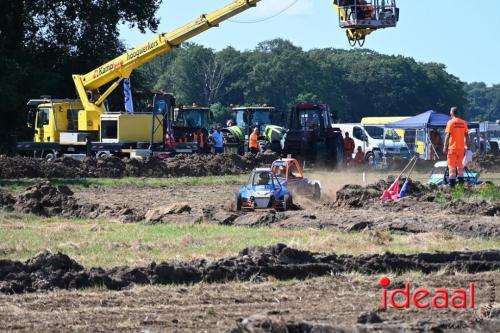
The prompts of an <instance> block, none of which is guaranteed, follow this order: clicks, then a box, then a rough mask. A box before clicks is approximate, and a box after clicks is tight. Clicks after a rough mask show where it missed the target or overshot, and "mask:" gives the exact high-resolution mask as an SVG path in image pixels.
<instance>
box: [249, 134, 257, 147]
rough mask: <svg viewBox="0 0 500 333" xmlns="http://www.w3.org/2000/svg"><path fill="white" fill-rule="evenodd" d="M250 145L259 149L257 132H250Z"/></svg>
mask: <svg viewBox="0 0 500 333" xmlns="http://www.w3.org/2000/svg"><path fill="white" fill-rule="evenodd" d="M249 141H250V142H249V146H250V148H256V149H259V136H258V135H257V133H255V132H254V133H252V134H250V139H249Z"/></svg>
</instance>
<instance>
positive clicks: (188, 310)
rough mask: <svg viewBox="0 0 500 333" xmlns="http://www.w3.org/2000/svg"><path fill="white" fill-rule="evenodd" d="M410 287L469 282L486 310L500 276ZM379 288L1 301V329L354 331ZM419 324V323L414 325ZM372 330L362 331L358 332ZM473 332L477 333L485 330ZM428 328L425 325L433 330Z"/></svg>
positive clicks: (279, 285)
mask: <svg viewBox="0 0 500 333" xmlns="http://www.w3.org/2000/svg"><path fill="white" fill-rule="evenodd" d="M406 279H411V281H412V283H413V284H414V285H415V286H425V287H428V288H454V287H458V286H460V287H461V286H464V287H466V286H467V285H468V283H469V282H470V281H471V280H473V281H476V284H477V294H476V298H477V303H478V304H481V305H485V304H487V303H488V299H489V298H490V293H491V290H490V287H489V285H488V282H487V281H490V280H492V279H493V280H494V281H496V283H497V284H499V285H500V274H498V273H482V274H475V275H460V274H459V275H451V276H449V275H432V276H425V277H423V276H419V275H408V276H401V277H398V278H397V279H396V280H395V282H404V281H405V280H406ZM377 280H378V276H369V277H366V276H359V275H346V276H339V277H326V278H314V279H310V280H306V281H302V282H299V281H286V282H279V281H274V282H263V283H226V284H210V285H206V284H201V285H195V286H192V287H186V286H180V287H162V288H156V287H146V288H133V289H131V290H126V291H120V292H109V291H102V290H89V291H83V292H75V291H60V292H53V293H48V294H45V293H41V294H40V293H38V294H25V295H18V296H0V323H1V327H2V329H1V330H6V331H11V332H12V331H19V332H29V331H37V332H54V331H64V332H70V331H94V332H112V331H113V332H138V331H143V332H144V331H148V332H226V331H228V330H229V329H230V328H233V327H236V323H237V321H238V320H241V319H243V318H247V317H249V316H251V315H254V314H261V315H266V316H270V317H271V318H274V319H275V320H283V321H306V322H313V323H322V324H328V325H339V326H347V327H351V326H352V325H354V324H355V323H356V322H357V320H358V317H359V316H360V315H361V314H362V313H364V312H367V311H377V309H378V308H379V305H380V303H381V290H380V287H379V286H378V284H377ZM378 315H379V316H380V317H381V318H382V319H384V320H388V321H390V322H394V323H396V324H399V325H401V322H399V323H398V322H397V321H398V320H403V321H404V322H409V323H415V326H416V327H419V328H420V329H421V330H422V331H423V329H424V327H425V325H424V324H423V323H424V322H425V321H429V322H435V324H434V327H435V328H436V329H435V330H434V332H438V331H440V330H439V329H437V328H439V327H441V331H442V330H443V329H444V328H446V325H444V324H446V323H448V324H450V321H449V320H448V321H446V320H444V319H451V323H454V324H455V325H456V324H457V323H459V322H460V320H461V321H463V322H464V323H467V324H468V323H469V322H470V321H471V320H472V319H473V318H474V316H475V314H474V312H473V311H470V310H463V311H458V310H443V309H442V310H433V311H430V310H429V311H420V310H414V309H410V310H394V309H388V310H387V311H381V312H379V313H378ZM417 321H421V323H420V324H417V323H416V322H417ZM460 323H461V322H460ZM497 324H499V321H496V322H488V324H487V325H488V326H490V327H496V328H498V327H499V326H493V325H497ZM385 325H386V327H387V326H388V325H389V324H388V323H385ZM481 325H484V326H481ZM369 326H370V325H368V326H365V325H359V327H360V328H362V327H365V328H366V327H369ZM470 326H471V327H475V328H476V329H477V331H478V332H479V331H481V330H483V328H484V327H486V324H474V325H470ZM431 327H432V325H431V324H427V328H428V329H429V330H430V328H431ZM396 331H398V330H396ZM399 331H402V329H400V330H399ZM412 331H413V330H412ZM483 331H486V330H483ZM262 332H264V331H262ZM267 332H270V331H267ZM490 332H494V331H493V330H490Z"/></svg>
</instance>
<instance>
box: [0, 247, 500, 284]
mask: <svg viewBox="0 0 500 333" xmlns="http://www.w3.org/2000/svg"><path fill="white" fill-rule="evenodd" d="M440 270H441V271H448V272H465V273H478V272H487V271H498V270H500V250H489V251H478V252H451V253H432V254H431V253H421V254H414V255H405V254H391V253H386V254H383V255H379V254H375V255H363V256H359V257H354V256H350V255H340V256H338V255H336V254H335V253H330V254H326V253H314V252H309V251H303V250H296V249H293V248H290V247H287V246H286V245H284V244H277V245H274V246H268V247H250V248H246V249H243V250H242V251H241V252H240V253H239V254H238V255H237V256H234V257H227V258H222V259H219V260H216V261H213V262H212V261H206V260H205V259H200V260H195V261H191V262H163V263H154V262H153V263H151V264H150V265H149V266H147V267H126V266H123V267H114V268H110V269H104V268H90V269H85V268H84V267H82V266H81V265H80V264H79V263H77V262H76V261H74V260H72V259H71V258H69V257H68V256H66V255H64V254H61V253H57V254H53V253H50V252H44V253H41V254H39V255H38V256H36V257H34V258H32V259H29V260H27V261H26V262H19V261H13V260H0V292H2V293H7V294H17V293H25V292H36V291H43V290H53V289H81V288H88V287H100V286H104V287H106V288H108V289H112V290H121V289H124V288H128V287H130V286H132V285H134V284H135V285H149V284H154V285H164V284H167V285H168V284H193V283H201V282H205V283H225V282H229V281H254V282H256V281H264V280H267V279H270V278H272V279H277V280H291V279H300V280H303V279H307V278H311V277H319V276H328V275H339V274H346V273H361V274H364V275H373V274H380V273H395V274H401V273H404V272H408V271H412V272H421V273H423V274H429V273H432V272H437V271H440Z"/></svg>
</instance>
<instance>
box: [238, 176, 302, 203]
mask: <svg viewBox="0 0 500 333" xmlns="http://www.w3.org/2000/svg"><path fill="white" fill-rule="evenodd" d="M235 201H236V210H242V209H265V208H277V209H283V210H287V209H290V208H291V207H292V205H293V199H292V195H291V193H290V192H289V191H288V188H287V187H286V186H285V185H283V184H282V183H280V181H279V180H278V177H277V176H276V175H275V174H274V173H273V172H272V170H271V169H270V168H259V169H255V170H253V171H252V174H251V175H250V178H249V180H248V182H247V183H246V184H245V186H243V187H242V188H241V189H240V190H239V192H238V193H236V195H235Z"/></svg>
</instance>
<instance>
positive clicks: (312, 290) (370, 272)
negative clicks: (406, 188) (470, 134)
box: [0, 172, 500, 333]
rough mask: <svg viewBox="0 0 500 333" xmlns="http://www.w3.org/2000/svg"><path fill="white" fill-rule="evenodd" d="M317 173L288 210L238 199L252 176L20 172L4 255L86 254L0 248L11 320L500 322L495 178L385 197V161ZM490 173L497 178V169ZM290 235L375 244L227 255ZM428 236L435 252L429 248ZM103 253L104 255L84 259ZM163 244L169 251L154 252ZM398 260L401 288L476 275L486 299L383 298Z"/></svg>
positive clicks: (97, 323)
mask: <svg viewBox="0 0 500 333" xmlns="http://www.w3.org/2000/svg"><path fill="white" fill-rule="evenodd" d="M308 176H310V177H311V178H318V179H320V180H321V182H322V184H323V189H324V191H323V197H322V199H321V200H320V201H318V202H313V201H312V200H310V199H308V198H305V197H296V204H297V209H296V210H291V211H287V212H280V211H274V210H266V211H260V212H235V211H234V209H233V200H234V193H235V192H236V191H237V190H238V188H239V187H240V186H241V181H242V180H243V179H244V177H243V178H238V177H233V178H231V179H230V180H224V179H223V177H222V178H221V180H215V179H203V178H200V179H196V180H189V179H187V180H183V181H182V182H180V181H179V182H176V181H172V180H168V179H165V180H162V181H154V180H151V181H149V183H147V184H146V185H144V184H143V183H141V182H142V181H140V180H137V181H131V183H128V181H127V183H125V182H120V181H119V180H116V181H114V183H113V181H110V182H108V181H102V180H100V181H95V182H94V183H93V182H92V181H79V182H75V183H74V184H75V185H74V186H73V185H72V184H73V183H70V185H69V187H67V186H66V185H67V184H68V183H69V182H66V183H64V182H60V183H57V182H54V183H53V184H52V183H47V182H41V183H37V181H22V182H21V181H20V182H18V183H16V182H10V183H7V184H10V185H8V186H6V187H4V188H3V189H0V205H1V206H3V207H4V209H6V210H7V211H10V212H9V213H4V214H3V215H1V214H0V220H1V221H0V222H1V223H0V228H1V231H2V233H3V236H2V237H3V238H2V239H5V244H2V246H0V259H2V258H10V259H23V260H25V259H27V258H30V257H32V256H33V255H34V254H36V252H37V251H43V250H45V249H52V250H58V251H63V252H65V253H69V254H70V256H71V257H72V258H73V259H76V260H77V261H80V263H81V264H82V265H83V266H80V265H79V264H78V263H76V262H75V263H72V262H70V261H64V260H62V261H58V260H59V259H58V260H56V261H54V260H52V259H50V258H53V257H51V255H49V256H48V257H43V256H42V257H38V259H33V260H30V261H28V262H27V263H26V264H24V263H22V262H13V261H10V260H0V289H1V290H3V292H4V293H3V294H2V293H0V331H9V332H12V331H19V332H22V331H40V332H53V331H68V332H69V331H101V332H110V331H117V332H118V331H120V332H122V331H130V332H137V331H145V332H146V331H147V332H163V331H167V332H230V331H231V332H304V333H305V332H308V333H309V332H311V333H312V332H339V329H342V330H343V331H342V332H351V331H352V332H355V331H359V332H371V331H378V332H380V331H391V332H404V331H408V332H410V331H432V332H441V331H443V332H446V331H450V332H456V331H463V330H468V331H471V332H472V331H474V332H498V331H500V311H499V310H497V309H496V308H497V307H498V296H497V295H496V294H497V293H498V292H497V291H495V286H498V285H500V272H499V266H498V265H500V260H497V259H496V258H497V256H498V249H499V248H500V246H499V245H498V244H499V243H498V241H499V239H500V219H499V216H500V202H499V200H498V189H497V188H495V187H491V188H485V190H484V191H483V190H480V191H477V192H469V191H465V192H464V193H459V192H446V191H435V190H432V189H428V188H426V187H423V186H421V185H419V184H415V185H414V186H413V187H412V188H411V192H412V194H411V195H410V197H409V198H408V199H404V200H402V201H401V202H399V203H382V202H380V201H379V200H377V199H376V197H377V196H378V195H379V194H380V191H381V189H383V188H386V187H387V182H384V181H381V180H385V179H387V177H388V176H389V174H388V173H383V174H380V173H367V174H365V175H364V176H363V174H362V173H334V174H332V173H329V172H315V173H308ZM425 177H426V174H424V173H421V174H417V175H416V177H415V178H416V179H417V180H424V179H425ZM489 179H490V180H492V181H493V182H494V183H497V184H498V179H499V177H498V174H490V175H489ZM20 183H22V184H23V185H22V186H20V187H19V185H18V184H20ZM139 183H140V184H142V185H140V186H139ZM82 184H84V185H82ZM368 184H374V185H370V186H368ZM28 186H30V187H29V189H27V190H26V189H25V188H26V187H28ZM35 215H36V216H37V217H35ZM92 219H96V220H95V222H92ZM44 221H47V222H44ZM45 223H46V224H45ZM172 226H180V229H177V228H175V227H172ZM184 226H188V227H184ZM189 226H191V227H189ZM266 230H268V231H267V232H266ZM242 233H248V237H241V235H238V234H242ZM9 235H10V236H9ZM23 235H24V236H23ZM28 235H29V236H28ZM134 235H135V236H134ZM23 237H26V238H23ZM80 238H81V239H80ZM278 241H279V242H284V243H288V244H289V243H292V246H293V244H298V245H299V247H300V249H301V250H318V249H321V250H323V249H325V250H330V249H334V250H335V249H336V250H339V251H341V252H342V253H345V254H350V253H357V254H365V255H368V256H365V257H345V256H336V255H333V254H329V255H322V254H309V253H302V252H296V251H291V252H290V251H288V252H286V251H285V252H286V254H283V253H282V252H280V251H281V250H280V251H278V252H276V253H274V252H273V251H274V250H270V251H271V252H273V253H274V254H272V255H270V256H269V255H264V256H261V255H252V254H245V253H243V254H241V253H240V255H239V256H238V257H234V258H227V256H228V255H235V253H234V251H240V250H242V249H243V248H245V247H246V246H249V245H251V244H255V243H258V244H262V245H272V244H276V242H278ZM273 242H274V243H273ZM312 242H318V243H319V244H314V245H312ZM356 242H358V243H359V242H362V243H359V245H358V246H357V245H356V244H357V243H356ZM289 245H290V244H289ZM440 246H441V247H440ZM419 248H421V250H420V251H419ZM425 248H431V252H433V253H435V255H432V254H421V253H420V252H422V251H425V250H424V249H425ZM216 249H217V250H216ZM381 249H385V250H387V251H391V252H395V253H409V252H411V253H415V255H414V256H409V257H406V256H401V255H392V254H387V255H383V254H382V253H381V252H380V251H381ZM440 249H443V251H450V249H453V251H462V252H460V253H458V252H457V253H455V254H446V253H443V254H440V253H439V252H440V251H439V250H440ZM484 250H486V251H484ZM488 250H490V251H488ZM162 251H165V255H162V254H161V252H162ZM175 251H178V253H177V256H176V253H175ZM208 251H210V252H211V253H212V254H211V255H210V254H209V253H208ZM463 251H465V252H463ZM467 251H476V252H470V253H469V252H467ZM188 252H189V253H188ZM252 253H253V252H252ZM370 253H379V254H380V256H376V257H372V256H370V255H369V254H370ZM419 253H420V254H419ZM245 255H247V256H249V257H250V258H251V259H249V258H247V257H245ZM74 256H76V258H75V257H74ZM102 256H104V257H106V260H103V261H102V263H104V264H105V267H104V268H103V269H91V267H92V266H88V265H86V262H87V260H89V261H90V262H99V263H100V262H101V261H99V259H98V257H102ZM56 257H57V256H56ZM57 258H61V257H57ZM151 258H167V259H166V260H167V261H168V263H165V264H159V265H156V264H154V265H153V264H151V265H149V263H150V262H151V261H152V259H151ZM173 258H176V259H173ZM201 258H204V259H201ZM68 260H70V259H68ZM82 260H83V261H82ZM180 260H189V261H180ZM429 260H431V261H429ZM122 265H127V266H128V267H117V266H122ZM403 271H404V272H403ZM385 272H389V274H390V277H391V280H393V286H395V287H397V288H401V287H403V285H404V281H411V283H412V286H415V287H414V288H418V287H425V288H431V289H433V288H446V289H449V290H451V289H455V288H459V287H463V288H466V287H467V286H468V284H469V282H471V281H474V282H475V283H476V303H477V304H476V305H477V306H476V307H475V309H474V310H472V309H469V310H443V309H437V310H436V309H433V310H416V309H413V308H411V309H408V310H394V309H388V310H380V309H379V307H380V302H381V294H382V291H381V288H380V286H379V285H378V279H379V277H380V276H381V275H382V274H384V273H385ZM297 278H298V279H300V280H295V279H297ZM208 282H214V283H208ZM223 282H226V283H223ZM158 283H159V284H167V285H166V286H160V285H158ZM177 283H181V285H178V284H177ZM100 285H102V286H106V287H107V288H104V287H98V288H96V286H100ZM54 287H56V289H55V290H52V289H53V288H54ZM59 288H62V289H70V290H62V289H59ZM73 288H77V289H78V290H71V289H73ZM81 288H83V289H81ZM85 288H90V289H85ZM412 288H413V287H412ZM108 289H119V291H117V290H114V291H109V290H108ZM42 290H45V291H42ZM47 290H51V291H47ZM12 292H14V293H20V294H17V295H7V294H8V293H12ZM254 315H261V316H260V317H255V316H254ZM252 316H253V317H252ZM367 318H368V319H367ZM367 320H368V323H366V321H367ZM380 321H382V322H380ZM361 322H362V323H361ZM259 325H260V328H259V329H256V326H259ZM318 325H323V326H318Z"/></svg>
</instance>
